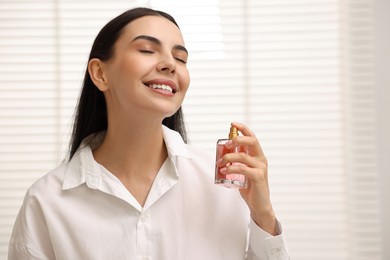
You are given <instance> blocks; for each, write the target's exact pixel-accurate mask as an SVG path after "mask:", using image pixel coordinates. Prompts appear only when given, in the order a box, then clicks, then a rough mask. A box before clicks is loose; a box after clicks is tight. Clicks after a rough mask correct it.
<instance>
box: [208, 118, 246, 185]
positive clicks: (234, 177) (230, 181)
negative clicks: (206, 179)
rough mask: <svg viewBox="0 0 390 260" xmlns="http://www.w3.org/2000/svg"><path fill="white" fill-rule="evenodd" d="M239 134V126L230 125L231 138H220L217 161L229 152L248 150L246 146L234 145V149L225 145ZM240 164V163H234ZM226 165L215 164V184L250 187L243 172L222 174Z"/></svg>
mask: <svg viewBox="0 0 390 260" xmlns="http://www.w3.org/2000/svg"><path fill="white" fill-rule="evenodd" d="M236 136H238V131H237V128H235V127H234V126H232V127H230V132H229V138H227V139H218V141H217V149H216V161H218V160H219V159H220V158H221V157H222V156H224V155H225V154H227V153H238V152H246V149H245V147H234V148H232V149H228V148H226V147H225V144H226V142H227V141H229V140H230V139H233V138H234V137H236ZM232 164H238V163H232ZM223 167H224V166H221V167H218V166H217V164H215V181H214V183H215V184H218V185H221V186H224V187H227V188H239V189H246V188H247V187H248V182H247V179H246V177H245V176H244V175H242V174H222V173H220V170H221V168H223Z"/></svg>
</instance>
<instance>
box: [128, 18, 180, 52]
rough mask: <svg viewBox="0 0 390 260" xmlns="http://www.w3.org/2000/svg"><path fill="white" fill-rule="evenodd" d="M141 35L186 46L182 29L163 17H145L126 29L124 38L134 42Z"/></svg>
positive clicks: (133, 22)
mask: <svg viewBox="0 0 390 260" xmlns="http://www.w3.org/2000/svg"><path fill="white" fill-rule="evenodd" d="M139 35H148V36H153V37H156V38H158V39H159V40H161V41H167V43H170V42H172V43H173V44H182V45H184V40H183V36H182V34H181V31H180V29H179V28H178V27H177V26H176V25H175V24H174V23H173V22H171V21H170V20H168V19H167V18H165V17H162V16H153V15H150V16H144V17H141V18H138V19H136V20H134V21H132V22H131V23H129V24H127V25H126V26H125V27H124V30H123V33H122V36H124V37H125V38H127V39H129V40H132V39H134V38H135V37H137V36H139Z"/></svg>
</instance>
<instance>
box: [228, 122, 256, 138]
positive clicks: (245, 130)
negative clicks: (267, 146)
mask: <svg viewBox="0 0 390 260" xmlns="http://www.w3.org/2000/svg"><path fill="white" fill-rule="evenodd" d="M231 126H234V127H236V128H237V129H238V130H239V131H240V132H241V133H242V134H243V135H245V136H256V135H255V133H254V132H252V130H250V129H249V127H247V126H246V125H244V124H242V123H238V122H232V123H231Z"/></svg>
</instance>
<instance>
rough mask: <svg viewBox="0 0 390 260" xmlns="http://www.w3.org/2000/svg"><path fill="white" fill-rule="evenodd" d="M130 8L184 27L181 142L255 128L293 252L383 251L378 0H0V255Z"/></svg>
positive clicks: (385, 164) (385, 117)
mask: <svg viewBox="0 0 390 260" xmlns="http://www.w3.org/2000/svg"><path fill="white" fill-rule="evenodd" d="M136 6H147V7H152V8H156V9H160V10H163V11H166V12H168V13H170V14H172V15H173V16H174V17H175V18H176V20H177V21H178V23H179V25H180V28H181V30H182V32H183V35H184V38H185V41H186V46H187V48H188V49H189V52H190V58H189V63H188V68H189V70H190V72H191V86H190V90H189V92H188V95H187V99H186V100H185V102H184V104H183V109H184V113H185V119H186V123H187V127H188V132H189V140H190V143H191V144H193V145H195V146H198V147H201V148H203V149H209V150H212V151H213V150H214V149H215V142H216V140H217V139H219V138H225V136H226V135H227V131H228V128H229V124H230V122H231V121H241V122H244V123H246V124H247V125H249V126H250V127H251V128H252V129H253V130H254V131H255V132H256V134H257V136H258V137H259V139H260V141H261V144H262V146H263V149H264V151H265V153H266V155H267V157H268V160H269V163H270V170H269V172H270V173H269V174H270V186H271V196H272V201H273V204H274V208H275V210H276V213H277V216H278V218H279V219H280V221H281V222H282V224H283V227H284V232H285V235H286V237H287V240H288V244H289V248H290V251H291V258H292V259H302V260H313V259H324V260H325V259H326V260H329V259H332V260H339V259H340V260H341V259H348V260H349V259H351V260H352V259H353V260H363V259H366V260H379V259H383V260H385V259H390V251H389V248H388V243H389V241H390V240H389V236H390V235H389V234H390V225H389V224H388V219H390V212H389V211H390V209H389V207H388V202H387V198H388V197H389V196H390V192H389V189H388V187H387V186H388V185H387V184H388V183H389V181H390V180H389V179H390V177H389V171H390V162H389V161H390V160H389V159H390V158H389V155H390V138H389V136H388V135H389V134H388V133H389V132H390V126H389V123H390V122H389V118H390V117H389V111H390V104H389V103H390V102H389V101H390V100H389V96H390V93H389V92H390V91H389V84H390V75H389V74H390V73H389V68H390V64H389V63H390V62H389V61H390V54H389V46H390V31H389V28H388V25H389V24H390V18H389V14H390V1H387V0H272V1H271V0H186V1H180V0H155V1H153V0H152V1H135V0H133V1H132V0H111V1H103V0H93V1H92V0H77V1H76V0H52V1H50V0H34V1H33V0H31V1H29V0H9V1H7V0H0V259H6V256H7V250H8V249H7V247H8V241H9V237H10V233H11V230H12V225H13V222H14V220H15V217H16V214H17V212H18V210H19V207H20V206H21V203H22V200H23V196H24V194H25V192H26V190H27V189H28V187H29V186H30V185H31V184H32V183H33V182H34V181H35V180H36V179H37V178H39V177H40V176H42V175H44V174H45V173H47V172H48V171H49V170H51V169H52V168H54V167H55V166H56V165H58V164H59V163H61V162H62V161H63V160H64V158H65V157H66V153H67V148H68V140H69V134H70V129H71V124H72V116H73V112H74V107H75V105H76V101H77V98H78V96H79V92H80V87H81V83H82V76H83V74H84V72H85V68H86V61H87V58H88V54H89V51H90V47H91V45H92V41H93V39H94V37H95V36H96V34H97V33H98V31H99V30H100V28H101V27H102V26H103V25H104V24H105V23H107V22H108V20H110V19H111V18H113V17H115V16H116V15H118V14H120V13H121V12H122V11H125V10H127V9H129V8H132V7H136ZM210 174H213V173H210Z"/></svg>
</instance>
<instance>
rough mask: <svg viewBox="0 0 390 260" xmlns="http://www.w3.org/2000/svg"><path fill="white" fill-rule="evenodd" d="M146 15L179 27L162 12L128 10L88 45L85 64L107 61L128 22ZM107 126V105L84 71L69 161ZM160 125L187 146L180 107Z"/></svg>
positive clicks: (171, 18)
mask: <svg viewBox="0 0 390 260" xmlns="http://www.w3.org/2000/svg"><path fill="white" fill-rule="evenodd" d="M149 15H154V16H162V17H164V18H166V19H168V20H169V21H171V22H172V23H174V24H175V25H176V26H177V27H179V26H178V24H177V23H176V21H175V19H174V18H173V17H172V16H171V15H169V14H167V13H165V12H162V11H158V10H153V9H150V8H144V7H139V8H134V9H130V10H128V11H126V12H124V13H122V14H121V15H119V16H117V17H116V18H114V19H113V20H111V21H110V22H109V23H107V24H106V25H105V26H104V27H103V28H102V29H101V30H100V32H99V33H98V35H97V36H96V39H95V41H94V43H93V45H92V48H91V53H90V54H89V58H88V62H89V61H90V60H91V59H93V58H98V59H100V60H101V61H107V60H109V59H110V58H111V57H112V56H113V54H114V44H115V42H116V41H117V39H118V38H119V36H120V35H121V33H122V31H123V28H124V27H125V26H126V25H127V24H129V23H130V22H132V21H134V20H136V19H138V18H141V17H143V16H149ZM107 122H108V120H107V105H106V101H105V99H104V94H103V93H102V92H101V91H100V90H99V89H98V88H97V87H96V86H95V84H94V83H93V82H92V80H91V77H90V75H89V72H88V68H87V69H86V71H85V76H84V81H83V86H82V90H81V95H80V98H79V100H78V105H77V107H76V111H75V119H74V124H73V131H72V136H71V140H70V144H69V146H70V147H69V160H70V159H71V158H72V157H73V155H74V154H75V152H76V151H77V149H78V148H79V146H80V144H81V142H82V141H83V139H84V138H85V137H87V136H90V135H92V139H91V141H92V140H93V137H94V136H93V135H96V134H97V133H99V132H101V131H105V130H107V125H108V124H107ZM162 123H163V124H164V125H165V126H167V127H169V128H170V129H172V130H175V131H178V132H179V133H180V135H181V136H182V138H183V140H184V142H187V134H186V129H185V124H184V119H183V113H182V109H181V107H180V108H179V110H178V111H176V113H175V114H173V115H172V116H170V117H167V118H165V119H164V120H163V122H162Z"/></svg>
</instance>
